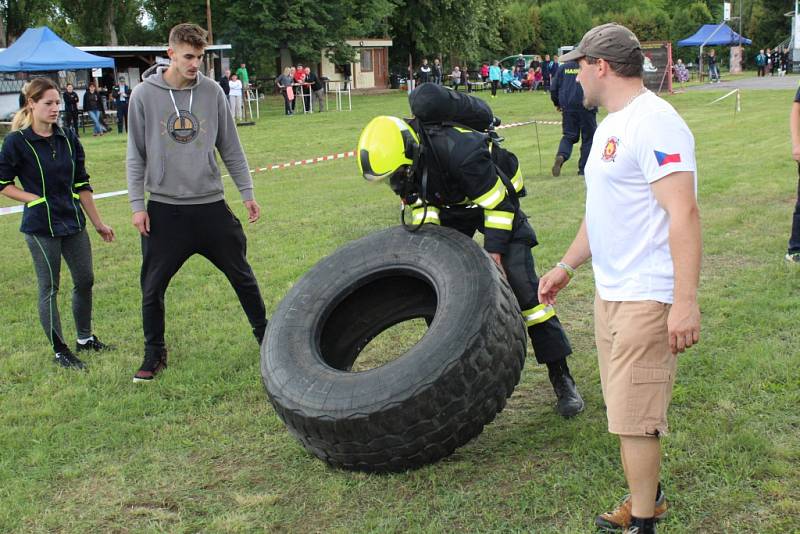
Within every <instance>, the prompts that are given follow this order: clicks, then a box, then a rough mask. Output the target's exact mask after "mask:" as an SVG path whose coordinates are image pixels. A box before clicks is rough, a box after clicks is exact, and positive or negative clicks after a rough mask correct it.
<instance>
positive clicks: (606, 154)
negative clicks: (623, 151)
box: [602, 137, 619, 161]
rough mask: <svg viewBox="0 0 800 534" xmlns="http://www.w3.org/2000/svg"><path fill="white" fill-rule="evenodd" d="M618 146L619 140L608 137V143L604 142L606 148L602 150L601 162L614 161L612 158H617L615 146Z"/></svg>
mask: <svg viewBox="0 0 800 534" xmlns="http://www.w3.org/2000/svg"><path fill="white" fill-rule="evenodd" d="M618 145H619V139H617V138H616V137H609V138H608V141H606V146H605V148H603V156H602V157H603V161H614V158H616V157H617V146H618Z"/></svg>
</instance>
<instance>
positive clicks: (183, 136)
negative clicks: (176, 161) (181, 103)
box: [167, 109, 200, 144]
mask: <svg viewBox="0 0 800 534" xmlns="http://www.w3.org/2000/svg"><path fill="white" fill-rule="evenodd" d="M199 125H200V121H199V120H198V119H197V117H195V116H194V114H193V113H192V112H191V111H188V110H185V109H182V110H181V114H180V115H176V114H175V113H173V114H172V115H170V116H169V119H168V120H167V133H169V135H170V137H172V138H173V139H174V140H175V141H176V142H178V143H183V144H186V143H191V142H192V141H194V139H195V138H196V137H197V132H198V131H199V130H200V128H199Z"/></svg>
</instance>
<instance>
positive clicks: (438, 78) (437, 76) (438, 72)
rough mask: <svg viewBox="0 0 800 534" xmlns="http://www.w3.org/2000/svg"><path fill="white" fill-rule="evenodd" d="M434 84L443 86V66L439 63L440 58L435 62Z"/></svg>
mask: <svg viewBox="0 0 800 534" xmlns="http://www.w3.org/2000/svg"><path fill="white" fill-rule="evenodd" d="M432 74H433V83H435V84H436V85H442V64H441V63H439V58H436V59H434V60H433V72H432Z"/></svg>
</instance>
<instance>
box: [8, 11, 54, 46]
mask: <svg viewBox="0 0 800 534" xmlns="http://www.w3.org/2000/svg"><path fill="white" fill-rule="evenodd" d="M55 16H56V10H55V5H54V3H53V2H52V1H51V0H0V47H3V48H5V47H7V46H8V45H10V44H11V43H13V42H14V41H16V40H17V39H18V38H19V36H20V35H22V34H23V33H25V30H27V29H28V28H31V27H34V26H41V25H47V24H49V23H50V21H51V20H52V19H53V18H54V17H55Z"/></svg>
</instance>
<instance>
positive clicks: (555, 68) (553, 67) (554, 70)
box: [550, 55, 561, 83]
mask: <svg viewBox="0 0 800 534" xmlns="http://www.w3.org/2000/svg"><path fill="white" fill-rule="evenodd" d="M560 66H561V65H560V63H559V62H558V56H555V55H554V56H553V62H552V63H551V64H550V83H553V78H554V77H555V75H556V73H557V72H558V67H560Z"/></svg>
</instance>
